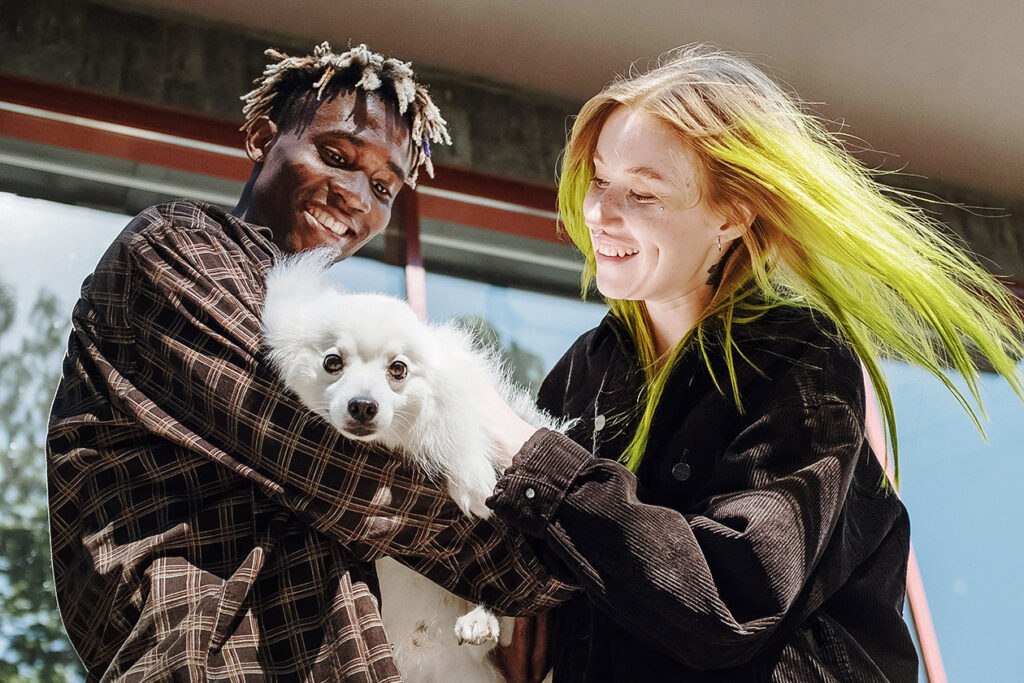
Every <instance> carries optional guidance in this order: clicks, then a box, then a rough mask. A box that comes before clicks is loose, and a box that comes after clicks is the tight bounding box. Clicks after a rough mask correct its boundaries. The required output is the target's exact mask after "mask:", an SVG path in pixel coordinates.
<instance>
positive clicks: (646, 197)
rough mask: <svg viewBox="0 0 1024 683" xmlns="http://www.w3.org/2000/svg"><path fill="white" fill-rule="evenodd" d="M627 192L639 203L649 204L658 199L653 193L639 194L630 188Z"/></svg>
mask: <svg viewBox="0 0 1024 683" xmlns="http://www.w3.org/2000/svg"><path fill="white" fill-rule="evenodd" d="M629 194H631V195H632V196H633V199H635V200H636V201H638V202H640V203H641V204H650V203H651V202H655V201H657V200H658V198H657V197H655V196H654V195H653V194H641V193H640V192H633V191H632V190H631V191H630V193H629Z"/></svg>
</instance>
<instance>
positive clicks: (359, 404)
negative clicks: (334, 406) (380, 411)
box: [348, 398, 377, 423]
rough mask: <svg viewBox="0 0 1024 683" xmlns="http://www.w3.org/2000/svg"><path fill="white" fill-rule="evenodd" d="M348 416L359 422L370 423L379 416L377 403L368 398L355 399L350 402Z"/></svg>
mask: <svg viewBox="0 0 1024 683" xmlns="http://www.w3.org/2000/svg"><path fill="white" fill-rule="evenodd" d="M348 414H349V415H351V416H352V417H354V418H355V419H356V420H358V421H359V422H364V423H365V422H369V421H370V420H372V419H373V418H374V417H375V416H376V415H377V402H376V401H374V400H372V399H368V398H354V399H352V400H351V401H349V402H348Z"/></svg>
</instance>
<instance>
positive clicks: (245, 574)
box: [47, 201, 571, 681]
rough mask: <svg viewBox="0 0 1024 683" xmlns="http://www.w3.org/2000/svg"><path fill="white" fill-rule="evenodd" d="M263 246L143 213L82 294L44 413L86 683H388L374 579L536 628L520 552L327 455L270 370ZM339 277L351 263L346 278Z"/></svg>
mask: <svg viewBox="0 0 1024 683" xmlns="http://www.w3.org/2000/svg"><path fill="white" fill-rule="evenodd" d="M278 255H279V252H278V250H277V248H276V247H275V246H274V245H273V243H272V242H271V241H270V234H269V231H267V230H266V229H263V228H257V227H254V226H251V225H249V224H247V223H244V222H242V221H240V220H238V219H236V218H234V217H233V216H230V215H228V214H226V213H224V212H222V211H220V210H219V209H216V208H214V207H210V206H206V205H202V204H197V203H193V202H185V201H180V202H175V203H171V204H167V205H163V206H158V207H153V208H150V209H147V210H146V211H144V212H143V213H142V214H140V215H139V216H138V217H136V218H135V219H134V220H133V221H132V222H131V224H130V225H129V226H128V227H127V228H126V229H125V231H124V232H123V233H121V235H120V236H119V237H118V238H117V239H116V240H115V241H114V243H113V245H111V247H110V248H109V249H108V251H107V252H106V254H105V255H104V256H103V258H102V260H101V261H100V263H99V265H98V266H97V267H96V270H95V272H94V273H93V275H91V276H90V277H89V278H88V279H87V280H86V281H85V283H84V285H83V288H82V295H81V298H80V299H79V301H78V303H77V305H76V306H75V309H74V312H73V316H72V318H73V328H72V332H71V337H70V341H69V345H68V352H67V355H66V357H65V359H64V366H63V378H62V380H61V383H60V387H59V389H58V391H57V396H56V399H55V401H54V405H53V410H52V413H51V416H50V425H49V437H48V454H47V457H48V478H49V495H50V519H51V533H52V545H53V562H54V573H55V576H56V585H57V593H58V602H59V605H60V609H61V614H62V616H63V618H64V623H65V625H66V627H67V630H68V634H69V635H70V637H71V640H72V642H73V643H74V644H75V647H76V649H77V650H78V652H79V654H80V655H81V657H82V659H83V661H84V662H85V664H86V667H87V668H88V671H89V677H90V680H105V681H106V680H119V681H120V680H123V681H149V680H167V679H174V680H217V681H249V680H267V679H279V680H300V679H301V680H304V681H328V680H330V681H398V680H399V679H400V677H399V674H398V672H397V670H396V668H395V666H394V663H393V661H392V656H391V649H390V646H389V644H388V640H387V637H386V635H385V633H384V630H383V627H382V625H381V620H380V614H379V609H378V599H377V597H376V595H375V592H376V583H375V582H376V579H375V574H374V572H373V569H372V564H370V562H371V561H372V560H373V559H375V558H376V557H379V556H381V555H385V554H387V555H393V556H398V557H400V558H401V559H403V560H404V561H406V562H407V563H408V564H410V565H411V566H413V567H414V568H416V569H417V570H419V571H421V572H422V573H424V574H426V575H427V576H429V577H430V578H432V579H433V580H435V581H437V582H438V583H440V584H442V585H444V586H445V587H446V588H448V589H450V590H452V591H454V592H456V593H459V594H461V595H463V596H465V597H468V598H470V599H472V600H476V601H483V602H487V603H489V604H491V605H493V606H495V607H496V608H497V609H498V610H499V611H502V612H505V613H514V614H528V613H534V612H538V611H543V610H546V609H548V608H550V607H551V606H553V605H554V604H556V603H558V602H560V601H563V600H565V599H566V598H567V597H568V595H569V594H570V592H571V588H570V587H569V586H567V585H566V584H563V583H560V582H559V581H557V580H555V579H553V578H551V577H550V576H549V575H548V574H547V573H546V572H545V571H544V570H543V568H542V567H541V565H540V563H539V562H538V561H537V559H536V557H535V556H534V555H533V554H532V552H531V551H530V549H529V547H528V546H527V544H526V543H525V541H524V539H523V537H522V536H521V535H520V533H519V532H517V531H511V530H509V529H508V528H507V527H505V526H504V525H503V524H501V523H500V522H493V523H490V522H479V521H476V522H474V521H471V520H469V519H467V518H465V517H463V516H461V515H460V513H459V512H458V510H457V508H456V507H455V505H454V504H453V503H451V502H450V501H449V500H448V499H447V497H446V495H445V494H444V493H443V492H442V490H441V488H439V486H438V485H437V484H435V483H432V482H430V481H429V480H427V479H426V478H425V476H424V475H423V474H422V473H421V472H419V471H417V470H415V469H413V468H412V467H410V466H408V465H406V464H405V463H403V462H402V461H401V460H400V459H398V458H395V457H391V456H390V455H389V454H387V453H384V452H382V451H380V450H377V449H374V448H372V447H368V446H366V445H363V444H356V443H353V442H349V441H346V440H345V439H343V438H341V437H340V436H339V435H338V434H337V433H336V432H335V431H334V430H333V429H331V428H330V427H329V426H328V425H326V423H324V422H323V421H322V420H320V419H318V418H317V417H315V416H314V415H313V414H312V413H310V412H308V411H307V410H306V409H305V408H304V407H303V406H302V405H301V404H300V403H299V401H298V400H297V399H296V398H295V397H294V396H292V395H291V394H289V393H287V391H286V390H285V389H284V387H283V385H282V384H281V383H280V382H279V381H278V380H277V378H276V377H275V376H274V375H273V372H272V371H271V370H270V369H269V368H268V366H267V365H266V363H264V361H263V349H262V348H261V343H262V341H261V333H260V323H259V315H260V308H261V303H262V300H263V295H264V291H263V287H264V279H265V276H266V272H267V270H268V269H269V268H270V266H271V265H272V263H273V262H274V260H275V259H276V258H277V256H278ZM342 267H344V266H342Z"/></svg>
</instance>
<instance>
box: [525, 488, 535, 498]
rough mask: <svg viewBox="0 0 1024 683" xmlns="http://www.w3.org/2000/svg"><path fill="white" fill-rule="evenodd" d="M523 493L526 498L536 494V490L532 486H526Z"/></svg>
mask: <svg viewBox="0 0 1024 683" xmlns="http://www.w3.org/2000/svg"><path fill="white" fill-rule="evenodd" d="M523 495H524V496H526V497H527V498H533V497H534V496H536V495H537V492H536V491H534V490H533V488H530V487H528V488H527V489H526V490H525V491H523Z"/></svg>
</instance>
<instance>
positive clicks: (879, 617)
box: [489, 46, 1024, 683]
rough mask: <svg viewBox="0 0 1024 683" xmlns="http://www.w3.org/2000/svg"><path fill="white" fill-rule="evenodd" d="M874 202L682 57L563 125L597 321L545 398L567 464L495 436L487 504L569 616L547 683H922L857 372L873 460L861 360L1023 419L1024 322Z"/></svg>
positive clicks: (504, 414) (715, 62)
mask: <svg viewBox="0 0 1024 683" xmlns="http://www.w3.org/2000/svg"><path fill="white" fill-rule="evenodd" d="M891 194H892V190H888V189H883V188H882V187H881V186H880V185H878V184H877V183H876V182H875V181H873V180H872V179H871V177H870V176H869V174H868V173H867V172H866V171H865V170H864V169H863V168H861V167H860V166H859V165H858V164H857V162H855V161H854V160H853V159H852V158H851V157H849V156H848V155H847V154H846V153H845V152H843V151H842V149H841V147H840V146H839V145H838V144H836V142H835V141H834V140H833V139H832V137H831V136H830V135H829V134H828V133H827V132H826V131H825V130H824V128H823V126H822V125H821V124H820V123H819V121H818V120H816V119H815V118H813V117H811V116H809V115H808V114H806V113H804V112H803V111H802V110H801V109H800V106H799V104H798V103H797V102H796V101H795V100H794V99H793V98H791V97H790V96H788V95H787V94H785V93H784V92H783V91H782V90H781V89H780V88H779V87H778V86H777V85H776V84H775V83H774V82H772V81H771V80H770V79H769V78H767V77H766V76H765V75H764V74H762V73H761V72H759V71H758V70H757V69H756V68H754V67H753V66H751V65H750V64H748V63H747V62H745V61H743V60H742V59H739V58H736V57H733V56H730V55H726V54H723V53H720V52H715V51H712V50H709V49H706V48H703V47H699V46H698V47H688V48H683V49H681V50H680V51H678V52H676V53H675V54H673V55H671V56H670V58H669V59H667V60H666V61H664V63H663V64H661V65H660V66H658V67H657V68H655V69H653V70H651V71H649V72H648V73H645V74H642V75H634V76H631V77H630V78H628V79H623V80H619V81H616V82H615V83H613V84H611V85H610V86H608V87H607V88H606V89H605V90H604V91H603V92H601V93H600V94H598V95H597V96H595V97H594V98H593V99H591V100H590V101H589V102H588V103H587V104H586V105H585V106H584V107H583V109H582V110H581V112H580V114H579V117H578V118H577V120H576V122H575V125H574V126H573V130H572V134H571V137H570V140H569V143H568V148H567V150H566V154H565V160H564V167H563V172H562V178H561V183H560V187H559V208H560V210H561V215H562V219H563V221H564V223H565V228H566V230H567V232H568V234H569V236H570V237H571V238H572V240H573V241H574V242H575V244H576V245H577V246H578V247H579V248H580V250H581V251H582V252H583V254H584V255H585V256H586V264H587V265H586V270H585V273H584V287H586V286H588V285H589V284H590V283H591V281H592V280H593V279H594V278H595V277H596V283H597V287H598V289H599V290H600V291H601V293H602V294H603V295H604V296H605V297H606V299H607V300H608V303H609V307H610V309H611V312H610V314H609V315H608V316H607V317H606V318H605V320H604V321H603V322H602V323H601V324H600V325H599V326H598V327H597V328H596V329H594V330H591V331H590V332H588V333H586V334H585V335H583V336H582V337H581V338H580V339H579V340H578V341H577V342H576V344H575V345H574V346H573V347H572V348H571V349H569V351H568V352H567V353H566V354H565V356H564V357H563V358H562V360H561V361H560V362H559V363H558V364H557V365H556V366H555V368H554V369H553V370H552V372H551V374H550V375H549V376H548V378H547V380H546V381H545V383H544V385H543V386H542V388H541V391H540V402H541V404H542V405H543V407H545V408H547V409H548V410H551V411H552V412H553V413H555V414H557V415H560V416H564V417H571V418H578V422H577V423H576V424H575V425H574V426H573V427H572V428H571V429H570V430H569V431H568V434H567V435H566V436H563V435H560V434H554V433H551V432H547V431H541V432H538V433H536V434H534V433H533V430H532V429H531V428H530V427H529V426H528V425H526V424H524V423H523V422H522V421H521V420H519V419H518V418H516V417H515V416H514V415H513V414H511V412H510V411H508V410H507V408H506V407H505V406H504V405H502V404H498V403H497V402H496V403H495V406H494V408H493V410H494V414H495V416H496V421H497V422H496V424H497V426H496V432H498V433H499V434H500V435H501V438H502V440H503V443H504V446H503V447H504V450H505V451H506V457H507V461H508V463H509V467H508V469H507V470H506V472H505V474H504V476H503V477H502V478H501V479H500V480H499V482H498V486H497V488H496V489H495V495H494V496H493V497H492V498H491V499H490V501H489V504H490V505H491V506H492V507H493V509H494V510H495V512H496V513H497V515H498V516H499V517H501V518H502V519H503V520H504V521H506V522H507V523H508V524H510V525H512V526H515V527H517V528H519V529H521V530H523V531H524V532H525V533H526V534H527V535H528V536H529V537H531V538H532V539H534V540H535V545H536V546H537V548H538V551H539V553H540V554H541V555H542V556H543V557H544V558H545V561H546V563H547V564H548V565H550V568H551V569H552V570H553V571H555V572H556V573H560V574H561V575H563V576H566V577H569V578H571V579H572V580H574V581H576V582H577V583H579V584H580V585H582V587H583V588H584V591H583V592H582V593H581V594H580V595H579V596H578V597H576V598H575V599H573V600H572V601H570V602H569V603H568V604H566V605H565V606H563V607H561V608H559V609H558V610H556V612H555V613H554V615H553V625H552V628H551V638H550V643H549V644H550V653H551V662H552V664H553V666H554V672H555V674H554V680H555V682H556V683H559V682H562V681H588V682H590V681H677V680H678V681H682V680H686V681H703V680H708V681H723V680H729V681H733V680H737V681H760V680H771V681H812V680H828V681H834V680H839V681H858V682H859V681H869V680H870V681H876V680H877V681H886V680H888V681H915V680H916V679H917V658H916V654H915V652H914V647H913V644H912V641H911V638H910V635H909V633H908V630H907V627H906V625H905V623H904V622H903V620H902V609H903V600H904V591H905V585H904V581H905V571H906V562H907V554H908V545H909V524H908V520H907V514H906V510H905V509H904V508H903V506H902V504H901V503H900V502H899V500H898V499H897V497H896V495H895V494H894V492H893V491H892V490H891V487H889V486H888V485H887V484H886V480H885V474H884V473H883V471H882V469H881V467H880V466H879V464H878V462H877V461H876V458H875V457H874V456H873V454H872V452H871V448H870V446H869V445H868V443H867V439H866V437H865V403H866V398H865V386H864V381H863V375H862V372H866V373H867V375H868V376H869V377H870V380H871V384H873V386H874V389H875V391H876V393H877V395H878V397H879V402H880V404H881V408H882V412H883V414H884V416H885V422H886V424H887V427H888V431H889V434H890V436H891V439H892V442H893V452H894V456H895V455H896V438H895V429H894V427H895V420H894V416H893V408H892V402H891V400H890V397H889V393H888V391H887V388H886V384H885V379H884V377H883V375H882V372H881V369H880V367H879V359H880V358H882V357H899V358H903V359H905V360H907V361H910V362H913V363H916V364H919V365H921V366H923V367H925V368H928V369H929V370H931V371H932V372H933V373H934V374H936V376H938V377H939V378H941V379H943V380H944V381H946V380H945V379H944V375H943V374H942V373H941V368H942V367H944V366H945V365H952V366H953V367H955V368H956V369H957V370H959V371H960V372H961V373H962V374H963V375H964V377H965V378H966V379H967V383H968V387H969V389H970V393H972V394H973V395H974V396H973V398H974V399H975V400H977V398H978V397H977V392H976V379H977V376H978V374H977V373H978V371H977V369H976V365H975V360H974V359H976V358H978V357H979V355H980V356H984V357H985V359H986V362H988V363H989V364H990V365H991V366H992V367H993V368H995V370H996V371H997V372H1000V373H1001V374H1003V375H1004V376H1005V377H1006V378H1007V379H1008V380H1009V381H1010V382H1011V384H1012V385H1013V387H1014V389H1015V390H1016V391H1017V392H1018V394H1020V393H1021V378H1020V376H1019V374H1018V370H1017V367H1016V362H1015V360H1014V359H1015V358H1020V357H1022V356H1024V341H1022V340H1024V332H1022V331H1024V321H1022V318H1021V315H1020V313H1019V312H1018V311H1017V309H1016V308H1015V307H1014V302H1013V300H1012V299H1011V298H1010V297H1009V296H1008V295H1007V293H1006V292H1005V291H1004V290H1003V288H1002V287H1001V286H1000V285H999V284H998V283H997V282H996V281H995V280H993V279H992V278H991V277H990V276H988V275H987V274H986V273H985V272H984V271H982V270H981V269H980V268H978V267H977V266H976V265H974V264H973V263H972V262H971V261H970V260H969V259H968V258H967V257H965V256H964V255H962V254H961V253H959V252H958V251H957V250H956V249H955V248H954V247H952V246H951V245H950V244H949V243H948V242H946V241H945V240H944V239H943V238H942V237H940V235H939V233H938V232H937V231H936V230H935V229H934V228H933V226H931V225H929V223H928V220H927V219H925V218H924V217H923V216H922V215H921V214H920V213H919V212H917V211H915V210H912V209H908V208H907V207H906V206H904V205H903V204H901V203H898V202H896V201H894V200H893V199H891V198H890V196H889V195H891ZM946 383H947V386H949V388H950V390H951V391H953V392H954V393H956V394H957V396H958V398H960V399H961V400H962V401H964V405H965V407H967V409H968V410H969V411H970V412H971V414H972V415H973V414H974V411H973V409H972V408H971V407H970V404H969V403H967V402H966V401H965V400H964V397H963V396H961V395H960V394H959V393H958V392H957V390H956V389H955V388H954V387H953V386H952V385H950V384H949V383H948V381H947V382H946ZM524 442H525V443H524ZM513 456H514V457H513Z"/></svg>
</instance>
